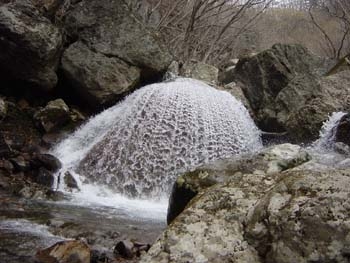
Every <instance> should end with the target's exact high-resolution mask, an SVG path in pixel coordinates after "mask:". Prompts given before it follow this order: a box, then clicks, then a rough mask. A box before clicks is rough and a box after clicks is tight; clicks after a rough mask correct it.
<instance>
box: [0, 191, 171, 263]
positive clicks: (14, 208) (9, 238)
mask: <svg viewBox="0 0 350 263" xmlns="http://www.w3.org/2000/svg"><path fill="white" fill-rule="evenodd" d="M69 198H71V200H67V201H59V202H54V201H45V200H28V199H21V198H16V197H13V196H12V195H8V194H6V193H3V192H1V191H0V215H1V216H0V244H1V246H0V262H1V263H17V262H18V263H23V262H30V263H31V262H35V261H34V257H33V256H34V255H35V253H36V251H37V250H38V249H41V248H45V247H48V246H50V245H53V244H54V243H56V242H57V241H61V240H65V239H66V238H67V237H70V238H83V239H85V240H87V241H88V242H89V243H90V244H93V245H95V244H96V245H98V246H99V247H98V248H99V249H101V246H102V247H103V248H105V249H106V250H113V246H114V245H115V244H116V242H117V241H118V240H123V239H132V240H137V241H140V242H144V243H152V242H154V241H155V239H156V238H157V236H158V235H159V234H160V233H161V231H162V230H163V229H164V228H165V226H166V208H167V203H164V202H163V203H162V202H157V203H152V202H150V201H140V200H138V201H137V200H128V199H125V198H122V197H121V198H120V199H119V201H117V202H116V201H113V202H112V203H110V205H102V204H101V203H99V201H102V200H104V201H105V202H106V201H108V199H109V198H104V197H101V199H100V200H95V201H91V200H90V201H86V200H84V199H83V197H82V196H70V197H69ZM106 203H107V204H108V202H106ZM63 236H65V237H63Z"/></svg>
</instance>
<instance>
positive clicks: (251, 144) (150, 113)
mask: <svg viewBox="0 0 350 263" xmlns="http://www.w3.org/2000/svg"><path fill="white" fill-rule="evenodd" d="M261 147H262V144H261V139H260V131H259V130H258V128H257V127H256V126H255V124H254V122H253V120H252V119H251V118H250V116H249V114H248V111H247V110H246V109H245V108H244V106H243V105H242V103H241V102H239V101H237V100H236V99H235V98H234V97H233V96H231V95H230V94H229V93H227V92H224V91H219V90H216V89H214V88H212V87H210V86H208V85H206V84H204V83H202V82H199V81H195V80H192V79H177V80H175V81H172V82H166V83H160V84H153V85H149V86H146V87H143V88H141V89H140V90H138V91H136V92H134V93H133V94H131V95H130V96H128V97H127V98H126V99H125V100H124V101H123V102H121V103H119V104H117V105H116V106H114V107H112V108H110V109H108V110H106V111H104V112H102V113H101V114H99V115H97V116H96V117H94V118H92V119H90V121H88V122H87V123H86V124H85V125H84V126H82V127H81V128H80V129H79V130H77V131H76V132H75V133H74V134H73V135H71V136H70V137H69V138H67V139H66V140H64V141H62V142H61V143H60V144H58V145H57V146H56V147H55V149H54V150H53V154H54V155H56V156H57V157H58V158H59V159H60V160H61V161H62V163H63V171H61V174H63V173H64V171H65V170H69V171H71V172H74V173H76V174H79V176H80V178H83V179H82V181H84V183H86V182H88V183H98V184H101V185H105V186H108V187H109V188H111V189H113V191H115V192H118V193H121V194H123V195H127V196H133V197H139V198H159V197H161V196H165V195H167V194H168V193H169V191H170V187H171V185H172V182H173V181H174V180H175V178H176V176H177V175H178V174H180V173H182V172H185V171H186V170H189V169H193V168H195V167H197V166H199V165H202V164H205V163H207V162H211V161H214V160H217V159H221V158H227V157H230V156H233V155H237V154H240V153H247V152H252V151H256V150H259V149H261ZM61 181H62V180H61ZM82 188H83V189H84V184H83V185H82Z"/></svg>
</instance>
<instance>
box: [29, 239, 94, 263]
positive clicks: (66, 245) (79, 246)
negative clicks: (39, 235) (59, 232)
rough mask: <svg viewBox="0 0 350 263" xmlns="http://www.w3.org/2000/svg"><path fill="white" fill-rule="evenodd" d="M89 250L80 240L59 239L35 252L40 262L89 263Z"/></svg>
mask: <svg viewBox="0 0 350 263" xmlns="http://www.w3.org/2000/svg"><path fill="white" fill-rule="evenodd" d="M90 258H91V251H90V248H89V246H88V245H86V244H85V243H83V242H81V241H77V240H72V241H61V242H58V243H56V244H54V245H53V246H51V247H49V248H46V249H43V250H40V251H38V252H37V253H36V259H37V260H38V261H39V262H40V263H90Z"/></svg>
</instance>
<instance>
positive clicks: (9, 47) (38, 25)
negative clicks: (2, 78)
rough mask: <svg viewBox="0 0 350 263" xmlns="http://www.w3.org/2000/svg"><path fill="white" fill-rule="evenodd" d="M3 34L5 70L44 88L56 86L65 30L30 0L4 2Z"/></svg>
mask: <svg viewBox="0 0 350 263" xmlns="http://www.w3.org/2000/svg"><path fill="white" fill-rule="evenodd" d="M0 36H1V38H0V50H1V52H0V69H1V71H2V72H3V74H9V75H11V77H12V78H13V79H16V80H22V81H25V82H29V83H31V84H34V86H37V87H40V88H41V89H44V90H50V89H52V88H53V87H55V85H56V83H57V76H56V73H55V71H56V68H57V65H58V62H59V56H60V51H61V48H62V34H61V32H60V30H59V29H58V28H56V27H55V26H54V25H52V24H51V23H50V21H49V20H48V19H46V18H45V17H43V16H42V15H41V14H40V12H39V11H38V10H37V9H36V8H35V7H34V6H33V5H32V4H31V2H30V1H27V0H21V1H19V0H18V1H11V2H10V3H7V4H2V5H1V6H0ZM6 77H8V76H6Z"/></svg>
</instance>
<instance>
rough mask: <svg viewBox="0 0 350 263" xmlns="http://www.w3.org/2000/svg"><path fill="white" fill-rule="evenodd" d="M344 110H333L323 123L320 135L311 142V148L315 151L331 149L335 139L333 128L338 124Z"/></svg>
mask: <svg viewBox="0 0 350 263" xmlns="http://www.w3.org/2000/svg"><path fill="white" fill-rule="evenodd" d="M345 114H346V113H345V112H333V113H332V114H331V115H330V116H329V118H328V120H327V121H326V122H324V123H323V125H322V128H321V130H320V137H319V139H318V140H316V141H315V142H314V143H313V144H312V148H313V149H314V150H316V151H320V152H324V151H329V150H332V149H333V145H334V140H335V128H336V127H337V126H338V124H339V121H340V119H341V118H342V117H343V116H344V115H345Z"/></svg>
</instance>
